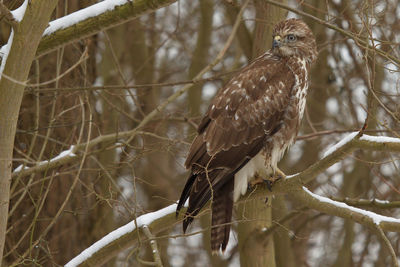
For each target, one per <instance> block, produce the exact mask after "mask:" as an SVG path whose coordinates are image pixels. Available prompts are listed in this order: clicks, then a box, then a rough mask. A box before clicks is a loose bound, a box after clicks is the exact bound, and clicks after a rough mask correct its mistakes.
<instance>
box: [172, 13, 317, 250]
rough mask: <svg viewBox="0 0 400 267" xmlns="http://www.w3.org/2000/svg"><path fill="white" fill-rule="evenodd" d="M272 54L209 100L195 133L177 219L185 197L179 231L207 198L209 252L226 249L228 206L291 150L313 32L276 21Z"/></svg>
mask: <svg viewBox="0 0 400 267" xmlns="http://www.w3.org/2000/svg"><path fill="white" fill-rule="evenodd" d="M272 37H273V44H272V48H271V49H270V50H268V51H267V52H265V53H264V54H263V55H261V56H259V57H258V58H256V59H255V60H254V61H253V62H251V63H250V64H249V65H248V66H246V67H244V68H243V69H241V70H240V71H239V72H238V73H237V74H236V75H235V76H234V77H233V78H231V79H230V81H229V82H228V83H227V84H226V85H225V86H224V87H222V88H221V89H220V90H219V91H218V93H217V94H216V96H215V97H214V99H213V100H212V102H211V104H210V106H209V108H208V110H207V112H206V113H205V115H204V117H203V119H202V120H201V123H200V124H199V126H198V135H197V137H196V138H195V139H194V141H193V143H192V145H191V147H190V151H189V155H188V157H187V159H186V162H185V166H186V168H188V169H190V175H189V178H188V180H187V182H186V185H185V187H184V189H183V191H182V195H181V197H180V200H179V203H178V206H177V211H176V212H177V215H178V214H179V211H180V209H181V208H182V206H183V205H184V204H185V202H186V200H187V199H188V198H189V207H188V209H187V211H186V213H185V218H184V221H183V231H184V232H185V231H186V229H187V227H188V225H189V224H190V223H191V222H192V221H193V218H194V217H195V216H196V215H197V214H198V213H199V211H200V210H201V208H202V207H203V206H204V205H205V204H206V203H207V202H208V200H210V199H211V212H212V219H211V227H212V228H211V248H212V251H213V252H217V251H220V250H222V251H224V250H225V249H226V246H227V244H228V240H229V232H230V224H231V220H232V208H233V202H234V201H237V200H238V199H239V197H240V196H241V195H242V194H245V193H246V191H247V188H248V183H249V182H250V181H251V180H252V179H254V177H255V176H257V177H265V178H267V177H273V176H276V175H277V174H282V173H281V172H280V171H279V169H278V168H277V163H278V161H279V160H280V159H281V158H282V156H283V154H284V152H285V150H286V149H287V148H288V147H289V146H290V145H292V144H293V141H294V139H295V137H296V136H297V133H298V131H299V126H300V122H301V119H302V117H303V113H304V107H305V104H306V96H307V89H308V84H309V71H310V66H311V64H312V63H313V62H314V61H315V60H316V58H317V47H316V42H315V38H314V35H313V33H312V32H311V30H310V29H309V28H308V26H307V25H306V24H305V23H304V22H303V21H302V20H299V19H288V20H284V21H281V22H279V23H278V24H277V25H275V27H274V29H273V36H272Z"/></svg>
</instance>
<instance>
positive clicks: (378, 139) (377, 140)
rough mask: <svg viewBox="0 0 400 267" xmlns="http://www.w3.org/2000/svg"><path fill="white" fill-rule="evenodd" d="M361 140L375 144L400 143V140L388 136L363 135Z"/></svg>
mask: <svg viewBox="0 0 400 267" xmlns="http://www.w3.org/2000/svg"><path fill="white" fill-rule="evenodd" d="M360 140H363V141H369V142H375V143H400V138H394V137H388V136H372V135H365V134H364V135H363V136H361V137H360Z"/></svg>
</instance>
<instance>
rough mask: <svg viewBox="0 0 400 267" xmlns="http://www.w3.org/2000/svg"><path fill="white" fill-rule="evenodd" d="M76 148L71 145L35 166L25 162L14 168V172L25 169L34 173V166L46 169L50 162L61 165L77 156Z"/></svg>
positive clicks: (16, 173)
mask: <svg viewBox="0 0 400 267" xmlns="http://www.w3.org/2000/svg"><path fill="white" fill-rule="evenodd" d="M76 150H77V149H76V146H71V147H70V148H69V149H68V150H64V151H62V152H61V153H60V154H58V155H57V156H55V157H54V158H51V159H49V160H44V161H40V162H37V163H36V165H35V167H31V168H29V167H26V166H24V164H21V165H19V166H18V167H17V168H15V169H14V171H13V174H14V175H18V174H19V173H20V172H21V171H22V170H24V171H25V172H30V173H32V170H33V169H34V168H40V167H43V168H44V169H45V168H46V167H47V166H48V165H49V164H52V165H57V166H60V165H61V164H63V163H65V162H66V161H67V160H68V159H72V158H75V157H76V154H75V152H76Z"/></svg>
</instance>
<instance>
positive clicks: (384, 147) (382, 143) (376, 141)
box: [289, 132, 400, 184]
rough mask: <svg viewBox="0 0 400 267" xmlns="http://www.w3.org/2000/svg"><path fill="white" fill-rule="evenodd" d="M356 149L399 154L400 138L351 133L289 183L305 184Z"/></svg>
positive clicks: (293, 176)
mask: <svg viewBox="0 0 400 267" xmlns="http://www.w3.org/2000/svg"><path fill="white" fill-rule="evenodd" d="M356 149H368V150H374V151H386V152H400V138H393V137H386V136H370V135H365V134H364V135H362V136H361V137H359V136H358V132H353V133H350V134H349V135H347V136H346V137H345V138H343V139H342V140H341V141H339V142H338V143H337V144H335V145H333V146H332V147H330V148H329V149H328V150H327V151H326V152H325V153H324V157H323V158H322V159H320V160H319V161H317V162H316V163H314V164H313V165H311V166H310V167H308V168H307V169H305V170H304V171H302V172H300V173H298V174H295V175H292V176H290V179H289V180H291V181H290V182H291V183H297V182H299V181H300V182H301V183H302V184H307V183H309V182H310V181H312V180H313V179H315V177H317V176H318V175H319V174H321V173H323V172H324V171H325V170H326V169H327V168H329V167H330V166H332V165H333V164H335V163H337V162H339V161H340V160H342V159H343V158H344V157H345V156H346V155H348V154H350V153H351V152H353V151H354V150H356Z"/></svg>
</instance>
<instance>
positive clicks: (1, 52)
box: [0, 0, 28, 79]
mask: <svg viewBox="0 0 400 267" xmlns="http://www.w3.org/2000/svg"><path fill="white" fill-rule="evenodd" d="M27 5H28V0H25V1H24V3H22V5H21V6H20V7H19V8H17V9H15V10H13V11H11V12H9V13H8V15H9V18H8V19H9V20H12V21H13V22H20V21H21V20H22V19H23V18H24V15H25V10H26V7H27ZM0 6H1V7H2V8H1V10H3V9H7V8H6V7H5V6H4V5H3V2H2V3H1V4H0ZM4 12H5V11H4ZM1 13H3V12H0V14H1ZM6 16H7V14H6ZM13 39H14V29H12V28H11V33H10V36H9V37H8V41H7V44H5V45H3V46H2V47H1V48H0V57H1V65H0V79H1V76H2V74H3V70H4V67H5V66H6V62H7V58H8V54H9V53H10V49H11V46H12V43H13Z"/></svg>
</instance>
